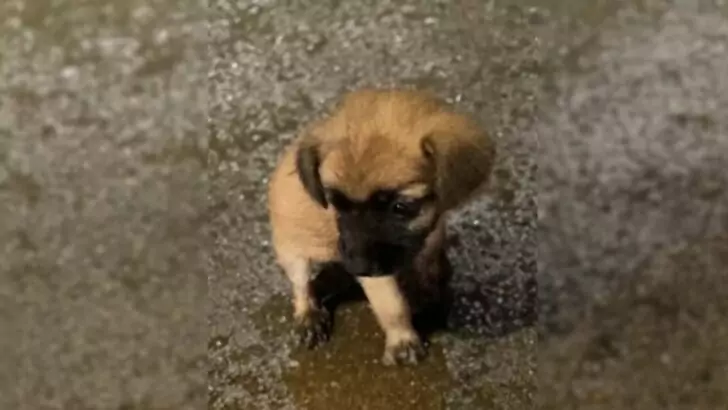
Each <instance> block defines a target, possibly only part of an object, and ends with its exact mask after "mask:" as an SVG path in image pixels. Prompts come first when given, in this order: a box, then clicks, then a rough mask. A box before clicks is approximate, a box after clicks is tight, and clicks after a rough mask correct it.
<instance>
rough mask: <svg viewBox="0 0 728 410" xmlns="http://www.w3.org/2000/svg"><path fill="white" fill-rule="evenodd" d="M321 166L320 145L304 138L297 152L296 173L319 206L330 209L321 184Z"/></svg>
mask: <svg viewBox="0 0 728 410" xmlns="http://www.w3.org/2000/svg"><path fill="white" fill-rule="evenodd" d="M320 166H321V151H320V147H319V144H318V143H317V142H315V141H313V140H312V138H304V139H303V141H302V142H301V145H299V147H298V149H297V150H296V173H297V174H298V178H299V180H300V181H301V184H302V185H303V188H304V189H305V190H306V192H308V194H309V195H310V196H311V198H313V200H314V201H316V202H317V203H318V204H319V205H321V206H322V207H324V208H328V206H329V203H328V201H327V200H326V193H325V192H324V187H323V185H322V184H321V175H320V174H319V167H320Z"/></svg>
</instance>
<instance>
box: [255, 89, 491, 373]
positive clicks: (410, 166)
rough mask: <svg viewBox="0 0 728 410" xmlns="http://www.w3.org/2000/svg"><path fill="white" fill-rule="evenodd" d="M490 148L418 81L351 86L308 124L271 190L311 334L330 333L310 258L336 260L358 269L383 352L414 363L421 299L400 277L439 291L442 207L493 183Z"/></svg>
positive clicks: (279, 245) (276, 242) (275, 231)
mask: <svg viewBox="0 0 728 410" xmlns="http://www.w3.org/2000/svg"><path fill="white" fill-rule="evenodd" d="M494 156H495V147H494V144H493V143H492V141H491V140H490V139H489V138H488V136H487V134H486V133H484V132H483V131H482V130H481V129H480V128H479V127H478V126H477V124H476V123H475V122H474V121H473V120H472V119H471V118H469V117H466V116H465V115H462V114H458V113H455V112H453V111H451V110H449V109H448V107H447V106H446V104H444V102H442V101H441V100H439V99H438V98H436V97H435V96H433V95H431V94H429V93H426V92H422V91H410V90H378V89H362V90H359V91H354V92H350V93H348V94H346V95H345V96H344V98H343V100H342V101H341V103H340V104H339V106H338V107H336V109H335V110H334V112H333V113H332V114H330V115H329V116H327V117H326V118H324V119H321V120H318V121H315V122H313V123H312V124H310V125H309V126H308V127H306V129H305V130H304V132H303V133H302V134H301V135H300V136H299V138H298V139H297V140H296V141H294V142H293V143H292V144H291V146H290V147H288V149H287V150H286V151H285V153H284V154H283V155H282V157H281V159H280V161H279V164H278V167H277V168H276V170H275V171H274V173H273V175H272V177H271V180H270V184H269V192H268V195H269V196H268V200H269V204H268V205H269V212H270V218H271V225H272V235H273V246H274V249H275V253H276V257H277V261H278V263H279V264H280V266H281V267H282V268H283V270H284V271H285V273H286V275H287V276H288V278H289V279H290V281H291V283H292V287H293V305H294V318H295V321H296V323H297V326H298V327H299V329H300V331H301V336H302V339H303V341H304V342H305V343H306V344H308V345H309V346H314V345H316V344H318V343H320V342H323V341H325V340H327V338H328V332H329V324H330V316H329V312H328V311H327V310H326V309H325V308H324V307H323V306H322V304H321V303H320V301H317V300H316V297H315V294H314V292H313V288H312V276H313V268H312V267H313V266H314V265H315V264H319V263H330V262H336V263H340V264H341V265H343V267H344V269H345V270H346V271H348V272H349V273H350V274H352V275H354V277H356V280H357V281H358V282H359V284H360V285H361V287H362V290H363V291H364V294H365V295H366V298H367V299H368V301H369V303H370V305H371V308H372V310H373V312H374V314H375V316H376V318H377V321H378V323H379V324H380V326H381V328H382V329H383V331H384V333H385V335H386V343H385V350H384V356H383V362H384V363H385V364H394V363H401V362H410V363H416V362H417V361H418V359H420V358H421V357H422V356H423V354H424V348H423V345H422V342H421V340H420V337H419V335H418V334H417V332H416V331H415V329H414V327H413V325H412V314H413V310H414V309H415V308H416V307H415V306H413V303H412V301H413V300H414V299H415V298H413V297H412V296H407V294H406V293H405V292H404V289H403V286H402V283H417V284H419V285H420V286H419V288H420V289H421V290H420V292H428V291H430V292H431V293H433V294H434V295H435V296H436V295H437V293H438V292H439V290H438V289H439V288H438V286H439V284H441V283H442V277H441V276H442V274H443V273H442V271H443V269H442V266H441V265H442V252H443V242H444V236H445V216H446V215H447V213H448V212H449V211H452V210H453V209H455V208H457V207H458V206H460V205H462V204H463V203H465V202H466V201H468V200H469V199H471V198H472V197H473V196H474V195H475V194H476V192H478V191H479V190H478V188H479V187H481V186H482V185H484V184H485V182H486V180H487V179H488V177H489V174H490V172H491V168H492V164H493V160H494ZM401 279H406V280H404V281H402V280H401Z"/></svg>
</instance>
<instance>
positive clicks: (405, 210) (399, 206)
mask: <svg viewBox="0 0 728 410" xmlns="http://www.w3.org/2000/svg"><path fill="white" fill-rule="evenodd" d="M390 209H391V210H392V212H394V213H395V214H397V215H400V216H405V217H411V216H414V215H416V214H417V213H418V212H419V207H418V206H417V204H416V203H413V202H404V201H394V202H392V205H391V208H390Z"/></svg>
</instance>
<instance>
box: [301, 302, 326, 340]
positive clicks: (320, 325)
mask: <svg viewBox="0 0 728 410" xmlns="http://www.w3.org/2000/svg"><path fill="white" fill-rule="evenodd" d="M296 333H297V335H298V343H299V345H300V346H303V347H306V348H307V349H313V348H314V347H316V346H319V345H321V344H323V343H326V342H327V341H328V340H329V336H330V335H331V314H330V313H329V311H328V310H326V309H325V308H323V307H321V308H318V309H311V310H309V311H307V312H306V313H304V314H301V315H298V316H297V317H296Z"/></svg>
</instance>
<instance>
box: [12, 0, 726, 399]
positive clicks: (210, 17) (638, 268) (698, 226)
mask: <svg viewBox="0 0 728 410" xmlns="http://www.w3.org/2000/svg"><path fill="white" fill-rule="evenodd" d="M455 3H456V2H447V1H425V0H421V1H395V0H390V1H378V2H373V1H366V2H354V1H350V2H343V1H337V0H330V1H329V0H327V1H305V0H304V1H280V0H278V1H276V0H261V1H253V0H246V1H238V2H235V1H228V0H212V1H210V2H208V3H207V4H203V3H202V2H193V1H184V2H171V1H167V0H160V1H128V2H126V3H119V2H111V1H80V2H71V1H58V0H56V1H53V0H32V1H31V0H28V1H16V0H6V1H4V2H3V3H2V4H1V5H0V34H1V35H0V207H1V208H2V209H1V211H0V212H1V213H0V251H2V255H0V274H1V275H2V276H0V277H1V278H2V283H1V284H0V285H1V286H0V326H1V329H2V335H3V337H2V338H0V343H2V354H0V368H1V369H2V370H1V371H0V408H2V409H5V408H8V409H187V408H190V409H192V408H201V407H204V406H205V405H207V406H208V408H212V409H244V410H248V409H250V410H252V409H273V410H279V409H280V410H283V409H300V410H303V409H308V410H318V409H327V408H340V407H341V408H350V409H370V410H379V409H382V410H384V409H391V408H401V409H425V410H426V409H463V410H469V409H473V410H476V409H484V408H489V409H490V408H492V409H519V410H520V409H526V408H536V407H539V406H540V408H547V409H548V408H553V409H571V408H573V409H621V408H623V409H632V408H634V409H696V408H706V409H713V408H715V409H720V408H727V407H728V391H726V388H725V387H724V386H727V385H728V374H726V373H727V371H726V369H728V355H727V354H726V353H725V349H724V348H722V347H723V346H726V345H727V344H728V325H727V324H726V323H728V322H726V318H727V317H728V303H727V302H726V301H728V298H727V297H726V296H728V295H727V294H726V293H728V291H726V290H725V289H728V288H727V287H725V286H723V285H724V284H725V283H726V280H727V279H728V278H727V277H726V276H728V273H727V272H726V266H728V260H726V258H727V257H726V255H727V254H728V232H727V231H728V210H727V209H726V208H727V207H728V205H727V204H728V201H726V199H727V198H726V195H727V194H726V189H725V187H726V182H728V181H726V180H727V179H728V176H727V175H728V173H726V172H725V171H724V168H725V164H727V163H728V137H727V136H726V121H728V117H727V116H726V115H725V113H726V112H728V99H727V97H726V96H727V95H728V74H726V67H728V50H727V49H726V48H728V46H727V44H728V21H727V20H726V16H727V15H728V14H727V13H726V10H727V9H728V6H726V5H725V4H723V3H722V2H720V1H719V0H715V1H693V2H690V1H677V0H675V1H673V2H666V1H636V0H635V1H594V2H588V4H587V2H581V1H539V2H537V1H530V0H501V1H476V0H467V1H461V2H457V4H455ZM392 85H399V86H406V87H421V88H428V89H431V90H433V91H435V92H436V93H438V94H439V95H441V96H442V97H444V98H446V99H448V100H449V101H451V102H452V103H453V104H455V105H456V107H457V108H458V109H460V110H463V111H465V112H469V113H472V114H474V115H475V116H476V118H477V119H478V120H479V121H480V122H481V123H482V124H483V126H484V127H486V129H488V130H489V131H490V133H491V135H492V136H493V138H494V139H496V141H497V143H498V145H499V147H500V150H499V151H500V152H501V156H500V157H499V160H498V164H497V166H496V170H495V172H494V175H493V179H492V188H491V189H490V192H489V193H488V195H487V196H485V197H484V198H483V199H482V200H479V201H477V202H476V203H474V204H472V205H471V206H469V207H468V208H467V209H464V210H463V211H462V212H461V213H459V214H458V215H456V217H455V218H454V219H453V220H452V221H451V224H450V226H449V229H448V235H449V243H450V244H451V247H450V249H449V258H450V261H451V263H452V265H453V269H454V270H455V278H454V281H453V288H454V290H455V292H456V295H457V297H456V301H455V306H454V310H453V312H452V314H451V317H450V321H449V322H450V325H451V329H450V330H449V331H447V332H439V333H437V334H435V335H434V336H433V340H432V344H431V346H430V349H429V351H430V355H429V357H428V359H427V360H426V361H425V362H424V363H422V364H421V365H420V366H418V367H416V368H403V369H386V370H385V369H383V368H382V367H381V365H380V363H378V359H379V356H380V354H381V348H382V346H381V344H382V335H381V334H380V332H379V330H378V328H377V326H376V324H375V323H374V321H373V318H372V317H371V314H370V312H369V311H368V310H367V308H366V306H365V305H363V304H361V303H352V304H348V305H346V306H342V307H341V308H340V309H339V310H338V311H337V313H336V319H337V321H336V328H335V330H334V335H333V339H332V341H331V342H330V343H329V344H328V345H327V346H326V347H325V348H323V349H320V350H317V351H313V352H301V351H299V350H297V349H296V348H295V347H294V343H293V340H294V339H293V337H292V335H291V334H290V332H289V330H290V329H289V327H290V319H289V316H290V312H289V302H288V299H287V291H288V284H287V282H286V280H285V278H284V276H283V275H282V273H281V272H280V271H279V269H278V268H277V267H276V266H275V265H274V263H273V260H272V255H271V249H270V244H269V239H268V235H269V228H268V222H267V215H266V212H265V200H266V198H265V184H266V181H267V180H266V178H267V175H268V173H269V172H270V170H271V169H272V167H273V166H274V165H275V161H276V159H277V155H278V154H279V153H280V151H281V149H282V147H283V146H284V145H285V144H286V143H288V142H289V141H290V140H291V139H292V138H294V137H295V135H296V132H297V130H298V129H299V128H300V127H301V126H302V125H303V124H305V123H306V122H307V121H309V120H311V119H312V118H314V117H315V116H316V115H318V114H319V113H320V112H321V111H322V110H324V109H326V108H327V107H329V106H330V104H332V103H334V102H335V101H336V99H337V97H338V96H339V95H340V94H341V93H342V92H343V91H345V90H348V89H352V88H356V87H359V86H392ZM537 318H538V319H540V320H538V321H537Z"/></svg>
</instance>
